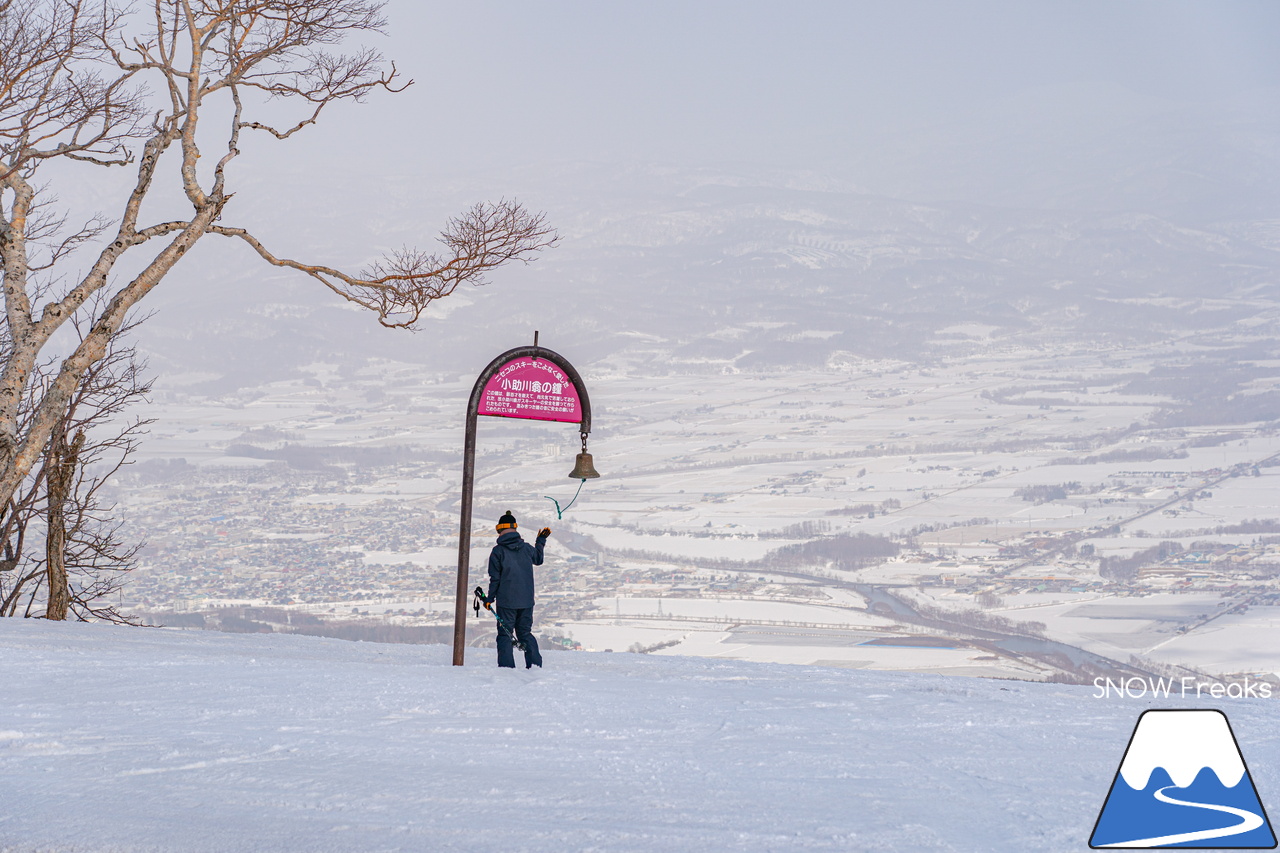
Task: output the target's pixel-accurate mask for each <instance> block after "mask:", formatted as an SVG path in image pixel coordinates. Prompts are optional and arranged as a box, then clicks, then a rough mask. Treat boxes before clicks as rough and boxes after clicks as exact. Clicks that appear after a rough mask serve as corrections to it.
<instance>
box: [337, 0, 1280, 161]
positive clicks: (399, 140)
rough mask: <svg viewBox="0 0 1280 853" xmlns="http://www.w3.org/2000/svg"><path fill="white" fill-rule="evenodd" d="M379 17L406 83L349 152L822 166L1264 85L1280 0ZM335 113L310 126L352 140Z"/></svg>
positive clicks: (419, 12)
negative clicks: (890, 144) (978, 120)
mask: <svg viewBox="0 0 1280 853" xmlns="http://www.w3.org/2000/svg"><path fill="white" fill-rule="evenodd" d="M388 13H389V17H390V21H391V36H390V38H389V39H387V40H383V41H380V42H379V43H378V46H379V47H380V48H382V49H384V50H385V52H386V54H387V55H388V56H389V57H392V58H395V59H396V60H397V63H398V65H399V67H400V68H401V70H402V71H403V72H404V74H405V75H406V76H409V77H412V78H414V79H415V80H416V81H417V82H416V85H415V86H414V87H413V88H412V89H411V90H410V91H409V92H406V93H404V94H403V95H401V96H399V97H378V98H375V99H374V100H375V101H376V103H373V104H371V105H370V107H369V108H361V111H360V112H359V113H356V112H350V113H346V114H345V115H347V116H350V117H352V118H355V117H356V116H357V115H358V116H359V118H360V120H361V121H360V122H359V127H361V128H362V129H363V130H362V131H361V134H362V137H361V138H363V140H364V141H365V144H367V143H368V134H369V133H377V134H378V136H379V137H381V138H380V139H379V140H378V141H377V146H378V147H377V149H376V154H375V156H381V157H384V158H386V157H391V156H396V157H401V156H408V157H411V158H416V159H418V160H419V161H421V162H423V163H424V164H433V165H439V164H441V163H448V164H449V165H450V167H456V168H461V169H471V168H475V167H481V168H483V167H487V166H490V165H496V164H510V163H524V162H542V161H547V160H584V159H585V160H606V161H611V160H619V159H643V160H658V161H672V162H700V161H707V160H716V161H735V160H742V161H751V162H761V163H769V164H773V165H782V166H788V167H806V166H815V165H817V166H821V165H822V163H823V162H824V161H827V160H831V159H832V158H837V159H838V158H839V157H841V156H842V155H843V154H845V153H846V152H848V151H850V150H855V151H858V150H863V149H864V148H867V146H870V145H872V144H873V143H876V142H877V141H882V140H884V139H886V138H888V139H893V138H895V137H896V135H897V134H898V133H900V132H903V131H910V132H917V133H918V132H920V130H921V129H922V128H924V129H927V128H931V127H939V126H945V125H947V124H949V123H952V122H957V121H960V122H963V121H966V120H970V119H972V117H973V116H980V115H988V114H991V113H992V111H995V113H1001V112H1002V111H1003V112H1004V113H1008V112H1009V111H1013V112H1014V113H1015V114H1016V113H1018V112H1019V111H1025V112H1027V113H1028V118H1027V121H1031V122H1034V121H1037V120H1038V119H1037V118H1036V116H1037V115H1039V116H1041V117H1043V116H1045V115H1048V116H1053V115H1054V109H1053V106H1054V104H1055V103H1057V102H1058V101H1059V100H1060V99H1061V100H1062V103H1063V109H1064V110H1067V112H1068V114H1071V113H1072V111H1079V110H1081V109H1083V110H1084V111H1085V112H1086V114H1087V113H1088V111H1089V110H1090V109H1092V103H1093V102H1095V101H1106V102H1107V103H1106V104H1104V105H1103V107H1107V108H1112V109H1119V110H1125V109H1131V108H1132V107H1133V105H1137V104H1143V105H1149V106H1153V107H1162V106H1164V105H1165V104H1168V103H1173V104H1186V103H1192V104H1196V105H1198V106H1199V107H1200V108H1203V107H1205V106H1206V105H1208V104H1212V103H1213V102H1215V101H1220V100H1223V99H1228V98H1232V97H1236V96H1239V95H1242V94H1247V93H1249V92H1254V93H1255V95H1256V93H1257V90H1259V89H1267V88H1275V87H1278V86H1280V60H1278V59H1277V54H1276V47H1275V46H1276V44H1278V43H1280V3H1274V2H1267V0H1262V1H1261V2H1194V3H1193V2H1169V1H1168V0H1160V2H1127V3H1126V2H1116V0H1107V2H1078V1H1077V2H1070V3H1050V2H1028V0H1017V2H964V3H952V2H896V1H895V2H892V3H890V2H877V3H865V2H862V3H860V2H848V0H843V1H842V2H809V3H799V4H795V3H793V4H783V3H781V2H768V3H766V2H741V0H738V2H720V1H719V0H718V1H717V2H695V3H690V2H687V0H683V1H682V2H667V0H647V1H646V2H643V3H626V4H624V3H601V2H567V1H566V0H557V2H514V0H503V2H492V0H468V2H465V3H457V2H422V0H392V2H391V3H390V4H389V6H388ZM1064 93H1065V94H1064ZM1131 96H1132V100H1126V99H1130V98H1131ZM1271 104H1272V107H1271V108H1272V110H1274V109H1275V107H1274V104H1275V99H1274V98H1272V99H1271ZM1037 108H1040V109H1039V110H1038V109H1037ZM339 124H343V125H345V124H346V122H345V121H343V122H331V124H330V125H329V126H328V128H327V133H330V134H345V135H346V136H347V137H348V138H350V139H351V141H352V144H359V143H358V142H356V138H355V137H354V135H353V134H354V133H355V131H356V127H355V126H348V127H346V128H342V127H339V126H337V125H339ZM388 137H389V138H388Z"/></svg>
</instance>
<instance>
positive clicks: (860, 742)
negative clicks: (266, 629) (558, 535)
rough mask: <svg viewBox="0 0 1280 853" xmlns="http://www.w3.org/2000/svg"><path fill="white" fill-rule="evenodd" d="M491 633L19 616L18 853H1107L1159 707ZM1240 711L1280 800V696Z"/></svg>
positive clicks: (1230, 705)
mask: <svg viewBox="0 0 1280 853" xmlns="http://www.w3.org/2000/svg"><path fill="white" fill-rule="evenodd" d="M468 651H469V661H468V664H467V666H465V667H462V668H457V667H452V666H450V665H449V650H448V649H447V648H446V647H443V646H390V645H375V644H360V643H346V642H341V641H337V640H323V639H314V638H303V637H290V636H281V635H264V636H243V635H226V634H214V633H203V632H200V633H188V632H181V631H174V630H159V629H157V630H143V629H127V628H116V627H107V626H97V625H76V624H71V625H59V624H50V623H43V622H36V621H22V620H0V680H2V681H0V683H3V685H4V701H3V702H2V703H0V851H37V850H39V851H253V850H261V851H390V850H405V851H437V850H463V849H465V850H476V851H485V850H493V851H499V850H501V851H516V850H528V851H556V853H564V851H577V850H609V851H618V850H636V851H664V853H665V851H678V850H703V849H705V850H717V851H723V850H744V851H745V850H750V851H766V850H840V851H857V850H867V851H872V850H874V851H881V852H883V851H927V850H957V851H970V850H971V851H1005V850H1008V851H1015V850H1016V851H1038V850H1050V851H1069V850H1085V849H1087V843H1088V838H1089V833H1090V831H1091V830H1092V828H1093V823H1094V820H1095V818H1096V817H1097V814H1098V810H1099V808H1100V807H1101V805H1102V802H1103V800H1104V798H1105V797H1106V795H1107V790H1108V787H1109V785H1110V784H1111V781H1112V779H1113V777H1114V775H1115V773H1116V768H1117V765H1118V763H1119V761H1120V759H1121V756H1122V755H1123V753H1124V749H1125V745H1126V743H1127V741H1128V738H1129V735H1130V732H1131V731H1132V729H1133V725H1134V722H1135V721H1136V719H1137V717H1138V715H1139V714H1140V713H1141V711H1142V710H1144V709H1145V708H1147V707H1151V706H1152V703H1149V702H1145V701H1135V700H1129V699H1125V700H1118V699H1114V698H1113V699H1111V700H1104V699H1096V698H1094V691H1093V690H1092V689H1090V688H1074V687H1060V686H1054V685H1037V684H1027V683H1017V682H996V681H981V680H977V679H959V678H956V679H949V678H944V677H932V676H910V675H894V674H886V673H869V672H860V671H852V670H838V669H819V668H806V667H788V666H776V665H758V664H749V663H743V662H734V661H716V660H707V659H680V658H657V657H648V656H638V655H630V654H625V655H624V654H585V653H577V654H574V653H567V652H566V653H549V654H547V656H546V657H547V668H546V669H545V670H541V671H539V670H534V671H532V672H526V671H524V670H519V671H514V672H513V671H510V670H507V671H498V670H497V669H496V668H494V667H493V665H492V660H491V655H492V652H490V651H489V650H482V649H471V650H468ZM1182 704H1184V705H1188V706H1196V707H1210V706H1211V705H1210V703H1208V702H1200V703H1195V702H1189V703H1182ZM1158 706H1159V707H1178V706H1179V703H1177V702H1173V701H1162V702H1160V703H1159V705H1158ZM1218 707H1221V708H1222V709H1223V710H1224V711H1226V713H1227V714H1228V715H1229V717H1230V719H1231V723H1232V726H1233V728H1234V730H1235V733H1236V736H1237V737H1238V738H1239V740H1240V745H1241V747H1242V749H1243V750H1244V754H1245V758H1246V760H1247V761H1248V762H1249V766H1250V770H1251V772H1252V774H1253V778H1254V781H1255V783H1256V784H1257V787H1258V792H1259V794H1260V795H1261V797H1262V799H1263V802H1264V803H1267V802H1268V799H1269V798H1270V802H1271V803H1272V804H1273V805H1272V810H1273V811H1275V810H1277V809H1278V808H1280V806H1278V805H1275V804H1276V803H1280V800H1277V799H1276V798H1277V797H1280V725H1277V711H1276V709H1277V707H1280V706H1277V705H1276V704H1274V703H1271V702H1257V701H1253V702H1251V701H1242V700H1236V701H1227V702H1225V703H1221V704H1219V705H1218Z"/></svg>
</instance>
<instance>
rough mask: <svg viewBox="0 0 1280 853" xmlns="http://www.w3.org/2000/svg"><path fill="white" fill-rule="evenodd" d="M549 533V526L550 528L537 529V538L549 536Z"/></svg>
mask: <svg viewBox="0 0 1280 853" xmlns="http://www.w3.org/2000/svg"><path fill="white" fill-rule="evenodd" d="M550 535H551V528H550V527H544V528H542V529H541V530H539V531H538V538H539V539H546V538H547V537H548V536H550Z"/></svg>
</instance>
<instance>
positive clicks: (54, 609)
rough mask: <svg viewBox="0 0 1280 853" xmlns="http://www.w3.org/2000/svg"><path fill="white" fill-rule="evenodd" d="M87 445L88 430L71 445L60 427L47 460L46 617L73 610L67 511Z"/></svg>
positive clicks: (60, 618) (62, 617)
mask: <svg viewBox="0 0 1280 853" xmlns="http://www.w3.org/2000/svg"><path fill="white" fill-rule="evenodd" d="M82 447H84V433H83V432H81V433H77V434H76V437H75V440H74V441H72V442H71V444H70V445H69V446H68V444H67V434H66V432H65V431H63V430H59V431H58V432H57V433H56V434H55V435H54V437H53V439H52V440H51V441H50V442H49V453H48V456H47V459H46V464H47V465H48V476H47V479H46V483H47V484H48V485H47V493H48V498H49V513H48V517H47V522H48V532H47V533H46V536H45V572H46V580H45V586H46V589H47V595H48V597H47V599H46V603H45V609H44V618H46V619H53V620H56V621H59V622H61V621H63V620H65V619H66V618H67V612H68V611H69V610H70V609H71V586H70V584H68V583H67V523H66V516H65V513H64V510H65V507H66V504H67V499H68V498H69V497H70V496H71V484H72V481H73V478H74V477H75V473H76V462H77V458H78V457H79V455H80V448H82Z"/></svg>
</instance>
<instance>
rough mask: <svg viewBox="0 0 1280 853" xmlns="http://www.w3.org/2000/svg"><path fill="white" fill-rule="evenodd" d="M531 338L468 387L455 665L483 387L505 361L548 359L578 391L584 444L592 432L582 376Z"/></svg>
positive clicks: (462, 635)
mask: <svg viewBox="0 0 1280 853" xmlns="http://www.w3.org/2000/svg"><path fill="white" fill-rule="evenodd" d="M534 340H535V343H534V345H533V346H524V347H516V348H514V349H509V350H507V351H506V352H504V353H503V354H502V355H500V356H498V357H497V358H495V359H494V360H493V361H491V362H489V365H488V367H486V368H485V369H484V370H482V371H480V375H479V376H478V377H476V384H475V385H474V386H473V387H472V389H471V399H470V400H469V401H468V403H467V434H466V439H465V440H464V442H463V447H462V508H461V519H460V521H459V525H458V590H457V597H456V599H455V601H454V611H453V665H454V666H462V663H463V657H464V649H465V647H466V634H467V598H468V597H469V594H470V591H471V590H470V585H471V584H470V573H471V504H472V498H473V497H474V494H475V464H476V432H477V427H478V422H479V420H480V415H481V412H480V405H481V400H482V398H483V397H484V390H485V387H486V386H487V385H488V384H489V380H491V379H493V378H494V377H495V376H497V375H498V373H499V372H500V371H501V370H502V369H503V368H504V367H506V366H507V365H508V364H511V363H512V362H514V361H519V360H520V359H526V358H529V359H532V360H533V361H535V362H536V361H539V360H545V361H548V362H550V363H551V364H553V365H555V366H556V367H558V368H559V369H560V370H562V371H563V372H564V375H565V376H566V377H567V378H568V379H569V381H570V382H571V383H572V384H573V388H574V391H575V392H577V395H578V402H579V408H580V415H581V420H580V421H576V423H578V431H579V433H580V434H581V436H582V441H583V445H584V446H585V444H586V440H587V435H588V434H589V433H590V432H591V399H590V397H588V396H587V387H586V385H584V384H583V382H582V377H581V376H580V375H579V374H578V371H577V369H575V368H574V366H573V365H572V364H570V363H569V360H568V359H566V358H565V357H564V356H562V355H560V354H559V353H557V352H553V351H552V350H549V349H547V348H546V347H540V346H538V345H537V343H536V340H537V336H536V335H535V337H534ZM485 417H510V418H516V419H520V420H543V421H548V422H551V423H575V421H572V420H569V421H566V420H561V419H559V418H543V417H536V416H535V417H529V416H527V415H519V414H515V415H498V414H494V413H485Z"/></svg>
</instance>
